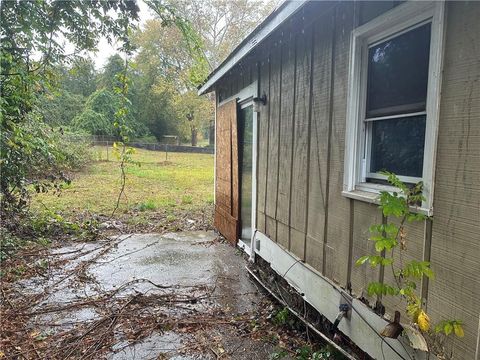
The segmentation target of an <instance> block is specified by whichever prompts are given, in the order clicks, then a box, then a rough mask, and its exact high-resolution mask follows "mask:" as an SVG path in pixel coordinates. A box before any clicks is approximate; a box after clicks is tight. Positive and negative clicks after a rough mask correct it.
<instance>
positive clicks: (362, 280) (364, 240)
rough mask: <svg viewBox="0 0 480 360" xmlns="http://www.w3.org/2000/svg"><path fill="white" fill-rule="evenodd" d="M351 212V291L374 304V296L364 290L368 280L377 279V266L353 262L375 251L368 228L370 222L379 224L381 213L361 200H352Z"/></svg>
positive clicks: (372, 205) (374, 206)
mask: <svg viewBox="0 0 480 360" xmlns="http://www.w3.org/2000/svg"><path fill="white" fill-rule="evenodd" d="M353 212H354V219H353V248H352V250H353V252H352V263H353V264H352V265H353V266H352V273H351V274H350V275H351V286H352V291H353V293H354V294H355V295H356V296H358V297H360V296H363V297H365V298H366V299H368V300H369V302H370V304H374V303H375V301H376V298H372V297H368V295H367V292H366V290H367V286H368V284H369V283H370V282H373V281H378V279H379V268H378V267H376V268H372V267H371V266H367V265H363V266H355V265H354V264H355V261H357V260H358V259H359V258H360V257H361V256H364V255H369V254H374V253H375V243H374V242H373V241H371V240H368V238H369V237H370V232H369V231H368V228H369V227H370V225H372V224H381V223H382V214H381V212H380V211H379V210H378V208H377V206H376V205H374V204H368V203H364V202H361V201H355V202H354V210H353Z"/></svg>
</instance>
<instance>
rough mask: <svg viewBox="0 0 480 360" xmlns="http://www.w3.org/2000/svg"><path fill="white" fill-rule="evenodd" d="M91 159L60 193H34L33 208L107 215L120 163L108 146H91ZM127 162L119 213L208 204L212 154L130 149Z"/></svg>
mask: <svg viewBox="0 0 480 360" xmlns="http://www.w3.org/2000/svg"><path fill="white" fill-rule="evenodd" d="M92 151H93V155H94V159H95V160H94V161H93V162H92V163H91V164H90V165H89V166H87V167H86V168H85V169H83V170H82V171H81V172H78V173H75V174H74V176H73V181H72V183H71V184H70V185H67V186H65V187H64V189H63V190H62V191H61V192H60V194H59V195H55V194H53V193H46V194H39V195H36V196H35V197H34V199H33V203H32V206H33V207H34V208H37V209H42V208H43V209H45V208H48V209H49V210H52V211H55V212H60V213H62V214H64V215H66V216H69V215H70V216H71V215H75V214H78V213H85V212H87V213H91V214H101V215H110V214H111V212H112V210H113V208H114V207H115V203H116V199H117V197H118V194H119V191H120V185H121V177H120V168H119V162H118V161H117V159H115V157H114V156H113V152H112V148H109V149H108V159H109V161H106V159H107V148H106V147H96V148H94V149H92ZM133 161H135V162H137V163H138V165H135V164H129V165H128V168H127V182H126V188H125V196H124V197H122V199H121V203H120V207H119V211H118V212H119V214H126V213H130V212H135V213H142V214H145V216H147V215H148V213H149V212H155V211H161V212H163V213H165V212H167V213H170V214H175V213H176V212H183V213H185V212H189V211H191V212H195V211H197V210H199V209H204V208H205V207H206V206H208V205H210V204H212V203H213V155H209V154H183V153H168V160H166V156H165V153H164V152H158V151H148V150H141V149H135V153H134V155H133Z"/></svg>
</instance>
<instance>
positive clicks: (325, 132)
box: [217, 1, 480, 359]
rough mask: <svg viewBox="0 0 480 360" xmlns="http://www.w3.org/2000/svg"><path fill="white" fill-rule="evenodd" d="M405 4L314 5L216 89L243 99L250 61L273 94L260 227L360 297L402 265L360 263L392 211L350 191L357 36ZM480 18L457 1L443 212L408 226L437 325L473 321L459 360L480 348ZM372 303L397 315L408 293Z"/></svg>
mask: <svg viewBox="0 0 480 360" xmlns="http://www.w3.org/2000/svg"><path fill="white" fill-rule="evenodd" d="M398 3H399V2H398V1H385V2H362V3H352V2H339V3H331V2H312V3H309V4H307V5H306V6H305V7H304V9H303V12H300V13H298V14H296V15H295V16H293V17H292V19H291V20H289V21H288V22H287V23H286V24H284V25H283V26H282V27H281V28H280V29H279V30H278V31H276V32H275V33H274V34H272V35H271V38H270V39H269V40H267V42H266V43H265V44H264V45H260V46H259V47H258V49H257V50H256V53H252V54H251V56H250V57H249V59H246V60H245V61H244V64H243V65H242V71H237V70H238V69H237V70H235V69H234V70H233V71H232V74H230V75H229V76H228V77H226V78H224V80H223V81H222V82H221V83H220V84H219V85H218V86H217V91H218V92H220V93H221V96H220V98H222V97H223V98H224V99H225V98H227V97H229V96H231V95H233V94H234V93H235V91H238V90H239V89H240V88H241V86H246V85H248V81H247V83H246V82H245V79H247V77H246V75H245V74H246V71H245V69H246V68H248V69H250V75H248V76H249V81H253V80H255V79H256V78H258V79H259V92H260V94H263V93H265V94H266V95H267V104H266V105H265V106H263V107H262V108H261V111H260V114H259V115H260V116H259V134H258V144H259V155H258V169H259V170H258V174H257V180H258V187H257V189H258V193H257V199H258V208H257V224H258V230H259V231H261V232H262V233H264V234H266V235H267V236H268V237H269V238H270V239H272V240H274V241H276V242H277V243H279V244H280V245H281V246H283V247H284V248H285V250H286V251H289V252H290V253H292V254H294V255H295V256H297V257H298V258H300V259H302V260H304V261H305V262H306V263H307V264H309V265H310V266H311V267H312V268H314V269H315V270H316V271H317V272H318V273H321V274H323V275H325V276H327V277H328V278H329V279H330V280H332V281H334V282H336V283H337V284H339V285H340V286H341V287H343V288H346V289H349V290H351V292H352V294H354V295H355V296H358V297H360V296H366V293H365V289H366V286H367V284H368V283H369V282H372V281H384V282H392V273H391V269H384V271H380V270H379V269H371V268H369V267H367V266H362V267H357V266H355V265H354V263H355V261H356V259H358V258H359V257H360V256H362V255H365V254H370V253H373V252H374V249H373V243H372V242H371V241H369V240H368V237H369V233H368V227H369V226H370V225H371V224H372V223H378V222H381V221H382V217H381V214H380V212H379V210H378V209H377V207H376V206H375V205H372V204H368V203H365V202H362V201H357V200H351V199H347V198H345V197H343V196H342V195H341V191H342V188H343V170H344V164H343V161H344V160H343V159H344V149H345V126H346V103H347V102H346V96H347V84H348V66H349V61H350V35H351V31H352V30H353V29H354V27H355V26H356V25H358V24H363V23H365V22H367V21H369V20H371V19H373V18H374V17H375V16H378V15H380V14H381V13H383V12H385V11H388V10H390V9H391V8H393V7H394V6H396V5H398ZM479 18H480V3H478V2H471V3H462V2H455V3H449V4H448V6H447V11H446V43H445V58H444V75H443V85H442V99H441V112H440V128H439V135H438V145H437V157H436V177H435V179H436V180H435V189H434V191H435V198H434V218H433V221H430V220H428V221H426V222H425V223H420V224H413V225H408V226H407V228H406V231H407V239H408V243H407V251H406V254H405V255H404V259H403V260H404V261H408V260H411V259H417V260H431V262H432V267H433V268H434V270H435V272H436V278H435V280H434V281H430V282H428V281H424V282H423V284H421V288H420V289H419V291H420V292H421V293H422V295H423V297H424V301H425V303H426V304H427V308H428V311H429V313H430V314H431V315H432V318H433V319H432V320H433V321H438V320H440V319H442V318H456V319H461V320H463V321H464V324H465V325H464V328H465V337H464V338H463V339H454V338H452V340H451V341H450V342H449V345H448V346H449V349H451V350H452V351H453V353H454V355H455V357H456V358H459V359H473V358H474V356H475V355H474V354H475V347H476V343H477V341H478V340H477V339H478V326H479V309H480V302H479V298H480V281H479V277H478V276H479V274H480V265H479V264H480V261H479V258H480V221H479V219H480V60H479V59H480V42H479V38H478V36H479V34H480V22H479V21H478V19H479ZM257 71H258V76H257V75H256V74H257ZM234 83H235V84H234ZM238 84H241V85H238ZM367 300H368V301H370V304H371V305H372V306H373V305H374V304H375V302H376V301H377V300H381V302H382V304H383V305H385V307H386V310H387V313H390V314H392V313H393V311H394V310H395V309H396V308H398V299H397V301H392V300H393V299H391V298H388V297H384V298H383V299H376V298H368V297H367ZM402 307H403V305H402V306H400V309H401V308H402Z"/></svg>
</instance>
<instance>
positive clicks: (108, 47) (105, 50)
mask: <svg viewBox="0 0 480 360" xmlns="http://www.w3.org/2000/svg"><path fill="white" fill-rule="evenodd" d="M138 6H139V8H140V13H139V18H140V26H141V27H142V26H143V25H144V24H145V22H146V21H147V20H148V19H152V18H153V17H154V16H153V13H152V11H151V10H150V8H149V7H148V6H147V4H145V3H144V2H143V1H142V0H139V1H138ZM117 47H118V44H109V43H108V41H107V39H105V38H102V39H100V42H99V44H98V51H97V52H96V53H94V54H92V55H91V57H92V59H93V60H94V61H95V67H96V68H97V69H101V68H102V67H103V66H104V65H105V62H106V61H107V59H108V57H109V56H111V55H113V54H115V52H116V50H115V49H116V48H117Z"/></svg>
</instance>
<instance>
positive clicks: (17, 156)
mask: <svg viewBox="0 0 480 360" xmlns="http://www.w3.org/2000/svg"><path fill="white" fill-rule="evenodd" d="M1 136H2V138H1V143H2V148H1V152H2V162H1V167H2V168H1V171H2V176H1V203H2V209H3V210H8V209H9V210H14V211H19V210H21V209H22V208H24V207H25V206H26V205H27V203H28V199H29V190H30V189H32V188H33V189H34V190H35V191H37V192H46V191H48V190H49V189H52V188H54V189H58V188H59V186H58V184H59V183H60V182H65V181H69V178H68V176H67V174H66V172H68V171H72V170H76V169H78V168H80V167H81V166H84V165H85V164H86V162H88V161H89V159H90V155H89V151H88V147H87V145H86V144H81V143H77V144H72V143H71V142H69V141H68V139H67V137H66V136H65V135H64V133H63V131H62V130H61V129H53V128H51V127H50V126H48V125H46V124H45V123H44V122H43V121H42V120H41V115H39V114H38V113H36V112H31V113H30V114H28V116H27V118H26V119H25V122H23V123H21V124H18V125H16V126H15V130H14V131H11V132H2V134H1Z"/></svg>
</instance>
